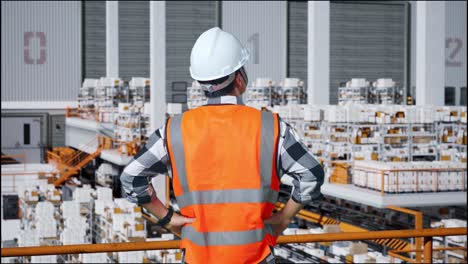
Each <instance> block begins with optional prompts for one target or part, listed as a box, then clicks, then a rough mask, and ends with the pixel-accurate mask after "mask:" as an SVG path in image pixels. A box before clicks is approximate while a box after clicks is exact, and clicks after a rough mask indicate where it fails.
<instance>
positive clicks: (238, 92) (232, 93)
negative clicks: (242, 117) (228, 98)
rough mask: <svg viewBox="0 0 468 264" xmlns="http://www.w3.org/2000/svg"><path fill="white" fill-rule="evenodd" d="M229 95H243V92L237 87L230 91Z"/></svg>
mask: <svg viewBox="0 0 468 264" xmlns="http://www.w3.org/2000/svg"><path fill="white" fill-rule="evenodd" d="M227 95H232V96H236V97H237V96H241V95H242V93H241V92H240V90H239V88H237V87H235V88H234V90H232V92H230V93H228V94H227Z"/></svg>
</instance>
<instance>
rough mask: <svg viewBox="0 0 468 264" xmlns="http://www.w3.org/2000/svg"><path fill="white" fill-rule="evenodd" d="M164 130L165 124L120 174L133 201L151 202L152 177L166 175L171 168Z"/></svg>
mask: <svg viewBox="0 0 468 264" xmlns="http://www.w3.org/2000/svg"><path fill="white" fill-rule="evenodd" d="M164 131H165V126H162V127H161V128H160V129H158V130H156V131H155V132H154V133H153V134H152V135H151V136H150V137H149V138H148V141H147V143H146V145H145V146H144V147H143V148H142V149H141V150H140V151H139V152H138V153H137V154H136V155H135V157H133V159H132V160H131V161H130V163H129V164H128V165H127V166H126V167H125V169H124V170H123V172H122V174H121V175H120V181H121V183H122V188H123V189H124V191H125V193H126V194H127V200H128V201H130V202H132V203H138V204H144V203H148V202H150V201H151V197H150V195H149V193H148V191H149V188H151V186H150V185H151V178H153V177H155V176H157V175H163V176H165V175H166V174H167V173H168V172H169V170H170V165H169V158H168V154H167V150H166V149H167V148H166V146H165V140H164V136H165V135H164Z"/></svg>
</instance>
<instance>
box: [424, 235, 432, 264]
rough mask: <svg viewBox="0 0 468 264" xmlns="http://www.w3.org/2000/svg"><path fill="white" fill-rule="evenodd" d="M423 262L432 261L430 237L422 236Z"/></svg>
mask: <svg viewBox="0 0 468 264" xmlns="http://www.w3.org/2000/svg"><path fill="white" fill-rule="evenodd" d="M424 263H432V237H424Z"/></svg>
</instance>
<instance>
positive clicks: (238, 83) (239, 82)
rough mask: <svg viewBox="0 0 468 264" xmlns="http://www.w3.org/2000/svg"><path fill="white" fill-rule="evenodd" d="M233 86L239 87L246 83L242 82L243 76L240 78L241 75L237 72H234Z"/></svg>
mask: <svg viewBox="0 0 468 264" xmlns="http://www.w3.org/2000/svg"><path fill="white" fill-rule="evenodd" d="M234 86H235V87H237V88H239V89H241V88H243V87H244V86H247V84H246V83H244V78H242V75H241V74H240V73H239V72H237V73H236V78H234Z"/></svg>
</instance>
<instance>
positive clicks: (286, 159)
mask: <svg viewBox="0 0 468 264" xmlns="http://www.w3.org/2000/svg"><path fill="white" fill-rule="evenodd" d="M280 130H281V131H280V139H279V142H278V147H279V153H278V157H277V158H278V162H277V164H278V165H279V167H278V172H279V176H280V177H281V179H282V182H290V183H292V186H293V190H292V193H291V197H292V199H293V200H294V201H295V202H297V203H302V204H306V203H308V202H310V201H311V200H315V199H319V198H320V197H321V193H320V186H321V185H322V184H323V178H324V172H323V168H322V166H321V165H320V163H319V162H318V161H317V160H316V159H315V158H314V157H313V156H312V154H310V153H309V152H308V148H307V147H306V146H305V145H304V144H303V143H302V142H301V141H300V140H299V137H298V135H297V133H296V132H295V131H294V129H293V128H292V127H291V126H290V125H289V124H287V123H286V122H284V121H282V120H281V119H280ZM164 131H165V126H163V127H161V128H160V129H158V130H156V131H155V132H154V133H153V134H152V135H151V136H150V138H149V139H148V142H147V144H146V145H145V146H144V147H143V148H142V149H141V150H140V151H139V152H138V154H137V155H135V157H134V158H133V159H132V160H131V161H130V163H129V164H128V165H127V166H126V167H125V169H124V170H123V172H122V174H121V175H120V181H121V182H122V188H123V189H124V191H125V193H126V194H127V199H128V201H130V202H132V203H138V204H144V203H148V202H150V201H151V198H150V195H149V193H148V190H149V188H150V184H151V183H150V181H151V178H152V177H155V176H157V175H166V174H168V173H169V172H170V164H169V158H168V154H167V147H166V145H165V140H164V136H165V135H164Z"/></svg>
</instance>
